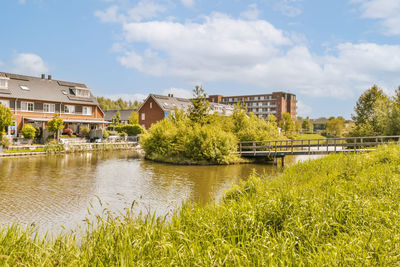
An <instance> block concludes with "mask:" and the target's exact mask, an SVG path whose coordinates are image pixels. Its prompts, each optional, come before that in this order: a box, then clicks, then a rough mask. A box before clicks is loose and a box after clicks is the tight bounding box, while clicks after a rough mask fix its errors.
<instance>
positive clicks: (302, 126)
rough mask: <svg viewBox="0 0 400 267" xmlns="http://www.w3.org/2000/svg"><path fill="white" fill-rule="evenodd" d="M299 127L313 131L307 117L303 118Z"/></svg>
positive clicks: (306, 130) (305, 130)
mask: <svg viewBox="0 0 400 267" xmlns="http://www.w3.org/2000/svg"><path fill="white" fill-rule="evenodd" d="M301 128H302V129H303V131H304V132H307V133H309V132H312V131H313V125H312V123H311V121H310V119H309V118H308V117H307V118H306V119H304V120H303V122H302V123H301Z"/></svg>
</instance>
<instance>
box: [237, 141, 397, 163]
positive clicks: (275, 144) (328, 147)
mask: <svg viewBox="0 0 400 267" xmlns="http://www.w3.org/2000/svg"><path fill="white" fill-rule="evenodd" d="M399 141H400V136H369V137H348V138H326V139H307V140H273V141H244V142H240V143H239V151H238V154H240V155H241V156H243V157H268V158H275V157H284V156H286V155H324V154H331V153H349V152H369V151H373V150H375V149H376V147H377V146H379V145H383V144H389V143H399Z"/></svg>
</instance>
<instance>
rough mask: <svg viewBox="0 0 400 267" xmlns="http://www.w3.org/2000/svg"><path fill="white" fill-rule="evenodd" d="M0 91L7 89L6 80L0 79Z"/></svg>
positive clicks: (4, 78)
mask: <svg viewBox="0 0 400 267" xmlns="http://www.w3.org/2000/svg"><path fill="white" fill-rule="evenodd" d="M0 89H8V78H6V77H0Z"/></svg>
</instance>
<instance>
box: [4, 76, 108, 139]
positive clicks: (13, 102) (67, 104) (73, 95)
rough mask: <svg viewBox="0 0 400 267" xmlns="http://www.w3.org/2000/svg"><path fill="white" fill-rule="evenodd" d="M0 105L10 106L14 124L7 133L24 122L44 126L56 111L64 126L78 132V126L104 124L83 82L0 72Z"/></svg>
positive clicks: (97, 126)
mask: <svg viewBox="0 0 400 267" xmlns="http://www.w3.org/2000/svg"><path fill="white" fill-rule="evenodd" d="M0 104H3V105H5V106H7V107H9V108H10V109H11V111H12V113H13V118H14V120H15V125H14V126H10V127H9V129H8V134H9V135H12V136H17V134H18V133H19V131H20V130H21V128H22V126H23V125H24V124H27V123H28V124H32V125H33V126H35V127H40V128H42V129H44V128H45V126H46V124H47V122H48V121H49V120H51V119H52V118H53V116H54V114H55V113H58V114H59V115H60V117H61V118H62V119H63V120H64V124H65V125H64V126H65V127H66V128H70V129H72V130H73V131H74V132H79V129H80V127H82V126H87V127H90V129H100V128H103V127H104V124H105V123H106V122H105V121H104V113H103V111H102V110H101V109H100V106H99V104H98V102H97V100H96V98H95V97H94V96H93V95H92V93H91V89H90V88H87V87H86V85H84V84H82V83H74V82H66V81H58V80H53V79H52V77H51V75H48V77H47V78H46V76H45V75H44V74H42V76H41V77H31V76H25V75H18V74H11V73H4V72H0Z"/></svg>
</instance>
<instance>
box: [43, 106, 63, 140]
mask: <svg viewBox="0 0 400 267" xmlns="http://www.w3.org/2000/svg"><path fill="white" fill-rule="evenodd" d="M63 128H64V121H63V119H61V118H60V116H59V115H58V113H55V114H54V116H53V119H51V120H49V121H48V122H47V130H49V131H50V132H52V133H54V139H57V140H58V139H59V138H60V130H62V129H63Z"/></svg>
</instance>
